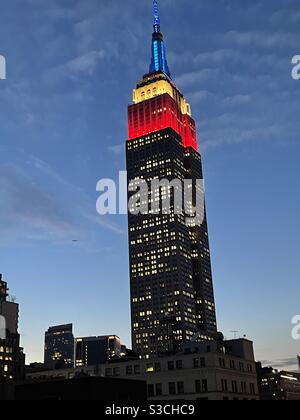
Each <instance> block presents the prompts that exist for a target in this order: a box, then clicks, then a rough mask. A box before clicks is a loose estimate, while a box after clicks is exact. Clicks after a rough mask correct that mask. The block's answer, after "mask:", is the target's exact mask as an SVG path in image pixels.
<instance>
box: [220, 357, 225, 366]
mask: <svg viewBox="0 0 300 420" xmlns="http://www.w3.org/2000/svg"><path fill="white" fill-rule="evenodd" d="M219 364H220V367H221V368H224V369H225V359H222V358H220V359H219Z"/></svg>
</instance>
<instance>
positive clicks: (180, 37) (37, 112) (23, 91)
mask: <svg viewBox="0 0 300 420" xmlns="http://www.w3.org/2000/svg"><path fill="white" fill-rule="evenodd" d="M299 6H300V5H299V0H260V1H258V0H243V1H241V0H196V1H191V0H160V10H161V20H162V31H163V33H164V36H165V41H166V46H167V57H168V62H169V66H170V69H171V72H172V75H173V78H174V80H175V82H176V84H177V85H178V87H179V88H180V89H181V90H182V92H183V93H184V94H185V96H186V98H187V99H188V100H189V101H190V103H191V106H192V111H193V116H194V118H195V120H196V122H197V126H198V132H199V145H200V150H201V153H202V155H203V161H204V171H205V178H206V194H207V208H208V222H209V230H210V243H211V251H212V262H213V272H214V285H215V292H216V305H217V313H218V324H219V325H218V327H219V330H221V331H223V332H224V334H225V336H226V337H228V338H232V337H233V333H232V331H235V330H236V331H238V333H237V334H238V335H241V336H242V335H244V334H246V335H247V337H248V338H250V339H253V340H254V343H255V349H256V358H257V359H258V360H263V361H264V362H265V363H268V364H269V363H273V364H274V365H275V367H287V368H289V369H295V368H296V366H295V364H296V355H297V354H298V353H300V341H294V340H293V339H292V338H291V329H292V325H291V319H292V317H293V316H294V315H297V314H300V298H299V296H300V281H299V278H300V264H299V262H300V252H299V250H300V247H299V235H300V229H299V228H300V225H299V214H300V198H299V161H300V149H299V137H300V118H299V109H300V80H299V81H295V80H293V79H292V77H291V70H292V64H291V60H292V57H293V56H295V55H297V54H298V55H299V54H300V29H299V28H300V7H299ZM151 33H152V1H151V0H142V1H141V0H86V1H82V0H51V2H46V1H43V0H10V1H5V2H4V1H3V2H2V4H1V14H0V54H2V55H3V56H5V58H6V61H7V80H1V81H0V194H1V200H0V272H2V273H3V274H4V276H5V279H6V280H7V281H8V282H9V287H10V291H11V294H12V295H14V296H16V298H17V301H18V303H19V304H20V332H21V334H22V345H23V346H24V348H25V353H26V354H27V362H31V361H41V360H42V359H43V340H44V332H45V330H46V329H47V328H48V327H49V326H50V325H56V324H63V323H69V322H73V324H74V329H75V335H76V336H88V335H104V334H117V335H119V336H120V337H121V338H122V341H123V342H124V343H125V344H128V345H130V316H129V312H130V308H129V305H130V300H129V273H128V245H127V218H126V216H108V217H104V218H103V217H100V216H98V215H97V213H96V200H97V197H98V195H97V194H98V193H97V192H96V184H97V181H98V180H99V179H101V178H114V179H116V178H117V177H118V172H119V171H120V170H124V169H125V141H126V137H127V106H128V104H130V102H131V97H132V89H133V88H134V87H135V83H136V82H137V81H138V80H139V79H141V77H142V76H143V74H145V73H147V71H148V69H149V64H150V45H151V44H150V42H151ZM73 240H78V242H73Z"/></svg>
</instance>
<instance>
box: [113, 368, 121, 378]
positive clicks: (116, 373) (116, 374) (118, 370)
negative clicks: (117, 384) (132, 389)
mask: <svg viewBox="0 0 300 420" xmlns="http://www.w3.org/2000/svg"><path fill="white" fill-rule="evenodd" d="M120 374H121V369H120V368H114V376H120Z"/></svg>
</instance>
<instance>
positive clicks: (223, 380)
mask: <svg viewBox="0 0 300 420" xmlns="http://www.w3.org/2000/svg"><path fill="white" fill-rule="evenodd" d="M222 391H223V392H228V384H227V380H226V379H222Z"/></svg>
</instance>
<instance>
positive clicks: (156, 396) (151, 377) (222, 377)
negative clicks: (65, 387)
mask: <svg viewBox="0 0 300 420" xmlns="http://www.w3.org/2000/svg"><path fill="white" fill-rule="evenodd" d="M80 375H88V376H101V377H106V378H122V379H134V380H142V381H145V382H146V383H147V394H148V399H149V400H152V401H162V400H165V401H173V400H191V401H192V400H194V401H197V400H199V401H200V400H258V399H259V392H258V384H257V375H256V368H255V360H254V353H253V343H252V342H251V341H248V340H245V339H241V340H229V341H224V340H219V341H207V342H200V343H197V342H188V343H186V344H185V346H184V351H183V352H181V353H178V354H175V355H169V356H162V357H157V358H152V359H149V360H145V359H135V360H134V359H133V360H126V359H124V360H122V359H119V360H118V359H115V360H111V361H108V362H107V363H105V364H102V365H97V366H90V367H82V368H76V369H65V370H56V371H48V372H40V373H38V372H32V373H28V374H27V378H28V379H30V380H40V379H45V378H51V379H53V380H55V379H62V378H64V379H72V378H75V377H78V376H80Z"/></svg>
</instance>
